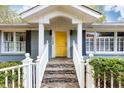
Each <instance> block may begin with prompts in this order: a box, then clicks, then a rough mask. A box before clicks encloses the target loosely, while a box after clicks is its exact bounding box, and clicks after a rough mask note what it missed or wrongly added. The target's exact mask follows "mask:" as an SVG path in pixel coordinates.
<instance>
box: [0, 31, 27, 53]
mask: <svg viewBox="0 0 124 93" xmlns="http://www.w3.org/2000/svg"><path fill="white" fill-rule="evenodd" d="M2 40H3V41H2V49H1V50H2V52H3V53H25V44H26V33H25V32H3V39H2Z"/></svg>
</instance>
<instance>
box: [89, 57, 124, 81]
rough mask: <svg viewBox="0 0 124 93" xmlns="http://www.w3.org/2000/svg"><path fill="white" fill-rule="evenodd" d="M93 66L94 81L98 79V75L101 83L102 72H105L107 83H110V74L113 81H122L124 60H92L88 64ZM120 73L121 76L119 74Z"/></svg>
mask: <svg viewBox="0 0 124 93" xmlns="http://www.w3.org/2000/svg"><path fill="white" fill-rule="evenodd" d="M89 64H90V65H92V66H93V71H94V72H95V73H94V79H95V80H97V79H98V74H99V75H100V79H101V82H103V79H104V78H103V77H104V72H106V75H107V77H106V79H107V82H109V83H110V76H111V72H112V73H113V75H114V80H115V81H117V82H118V80H121V81H124V59H119V58H92V59H91V60H90V62H89ZM120 73H121V74H120Z"/></svg>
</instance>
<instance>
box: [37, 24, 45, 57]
mask: <svg viewBox="0 0 124 93" xmlns="http://www.w3.org/2000/svg"><path fill="white" fill-rule="evenodd" d="M38 35H39V40H38V42H39V45H38V49H39V50H38V56H41V54H42V51H43V48H44V24H42V23H39V31H38Z"/></svg>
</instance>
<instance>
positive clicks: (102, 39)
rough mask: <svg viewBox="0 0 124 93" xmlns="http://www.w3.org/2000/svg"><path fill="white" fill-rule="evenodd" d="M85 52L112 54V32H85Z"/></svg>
mask: <svg viewBox="0 0 124 93" xmlns="http://www.w3.org/2000/svg"><path fill="white" fill-rule="evenodd" d="M86 51H87V52H93V51H96V52H113V51H114V32H86Z"/></svg>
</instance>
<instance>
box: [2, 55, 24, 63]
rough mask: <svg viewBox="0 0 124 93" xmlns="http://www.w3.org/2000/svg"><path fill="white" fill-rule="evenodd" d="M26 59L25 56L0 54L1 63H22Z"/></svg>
mask: <svg viewBox="0 0 124 93" xmlns="http://www.w3.org/2000/svg"><path fill="white" fill-rule="evenodd" d="M24 58H25V56H24V54H0V62H7V61H21V60H23V59H24Z"/></svg>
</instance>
